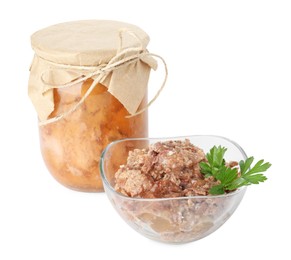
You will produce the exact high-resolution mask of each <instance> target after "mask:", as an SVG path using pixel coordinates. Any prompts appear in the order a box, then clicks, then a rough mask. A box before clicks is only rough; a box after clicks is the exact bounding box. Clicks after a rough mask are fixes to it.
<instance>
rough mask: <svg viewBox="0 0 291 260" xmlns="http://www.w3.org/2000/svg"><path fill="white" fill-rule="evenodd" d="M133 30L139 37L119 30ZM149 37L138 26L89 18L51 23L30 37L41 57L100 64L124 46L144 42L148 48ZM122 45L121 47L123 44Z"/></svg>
mask: <svg viewBox="0 0 291 260" xmlns="http://www.w3.org/2000/svg"><path fill="white" fill-rule="evenodd" d="M122 30H127V31H132V32H133V33H134V34H135V35H136V36H137V37H138V38H139V41H137V40H136V39H135V38H133V37H131V36H130V35H126V36H125V35H124V36H123V37H122V42H121V41H120V31H122ZM148 42H149V36H148V35H147V34H146V33H145V32H144V31H143V30H142V29H140V28H139V27H137V26H135V25H132V24H128V23H124V22H118V21H109V20H86V21H73V22H66V23H61V24H56V25H53V26H49V27H47V28H45V29H42V30H39V31H37V32H35V33H34V34H33V35H32V36H31V44H32V48H33V49H34V51H35V52H36V54H37V55H38V56H40V57H41V58H43V59H45V60H48V61H51V62H54V63H61V64H70V65H79V66H98V65H100V64H103V63H107V62H108V61H109V60H110V59H111V58H112V57H113V56H115V55H116V52H117V51H118V50H119V49H120V47H122V48H127V47H135V46H139V45H141V44H142V48H143V49H145V48H146V46H147V44H148ZM121 44H122V46H121Z"/></svg>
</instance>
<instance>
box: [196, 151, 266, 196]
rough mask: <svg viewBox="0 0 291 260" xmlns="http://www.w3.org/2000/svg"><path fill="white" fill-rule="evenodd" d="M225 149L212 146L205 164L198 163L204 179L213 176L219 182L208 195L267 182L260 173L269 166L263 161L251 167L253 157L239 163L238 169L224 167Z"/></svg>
mask: <svg viewBox="0 0 291 260" xmlns="http://www.w3.org/2000/svg"><path fill="white" fill-rule="evenodd" d="M226 151H227V148H225V147H221V146H218V147H217V146H214V147H212V148H211V149H210V151H209V153H207V154H206V158H207V162H200V171H201V173H202V174H204V175H205V178H207V177H210V176H213V177H214V178H215V180H217V181H219V184H218V185H215V186H213V187H212V188H211V189H210V190H209V193H210V194H212V195H219V194H224V193H225V192H226V191H233V190H236V189H238V188H240V187H242V186H247V185H251V184H258V183H260V182H264V181H265V180H267V177H266V176H264V175H263V174H262V173H261V172H265V171H266V170H268V169H269V168H270V167H271V164H270V163H268V162H266V163H264V160H260V161H258V162H257V163H256V164H255V165H254V166H253V167H251V165H252V164H253V161H254V157H249V158H247V159H246V160H245V161H243V160H242V161H240V162H239V169H238V168H230V167H227V166H226V165H225V159H224V154H225V152H226Z"/></svg>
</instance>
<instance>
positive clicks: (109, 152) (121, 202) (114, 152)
mask: <svg viewBox="0 0 291 260" xmlns="http://www.w3.org/2000/svg"><path fill="white" fill-rule="evenodd" d="M185 139H189V140H190V142H191V143H192V144H194V145H195V146H198V147H200V148H202V149H203V150H204V152H205V153H207V152H208V151H209V150H210V149H211V148H212V147H213V146H214V145H217V146H218V145H221V146H224V147H226V148H227V152H226V154H225V159H226V161H240V160H245V159H246V158H247V156H246V154H245V152H244V151H243V149H242V148H241V147H240V146H239V145H238V144H236V143H235V142H233V141H231V140H229V139H227V138H224V137H220V136H210V135H196V136H183V137H171V138H132V139H123V140H118V141H115V142H112V143H111V144H109V145H108V146H107V147H106V148H105V150H104V151H103V153H102V155H101V161H100V172H101V177H102V181H103V185H104V190H105V192H106V194H107V196H108V198H109V200H110V201H111V203H112V205H113V207H114V208H115V209H116V211H117V212H118V213H119V215H120V216H121V217H122V218H123V219H124V220H125V222H126V223H127V224H129V225H130V226H131V227H132V228H133V229H135V230H136V231H137V232H139V233H140V234H142V235H144V236H145V237H148V238H150V239H153V240H157V241H160V242H165V243H175V244H181V243H187V242H191V241H195V240H198V239H201V238H203V237H205V236H207V235H209V234H211V233H212V232H214V231H215V230H217V229H218V228H219V227H220V226H221V225H223V224H224V223H225V222H226V220H227V219H229V217H230V216H231V215H232V214H233V212H234V211H235V210H236V208H237V207H238V205H239V204H240V202H241V200H242V198H243V196H244V194H245V191H246V188H245V187H243V188H240V189H238V190H236V191H234V192H230V193H228V194H224V195H216V196H213V195H212V196H211V195H209V196H192V197H178V198H160V199H156V198H154V199H144V198H131V197H127V196H125V195H123V194H121V193H119V192H117V191H116V190H115V189H114V185H115V181H114V180H115V178H114V175H115V173H116V171H117V170H118V168H119V166H120V165H122V164H126V159H127V156H128V152H129V151H130V150H133V149H136V148H139V149H142V148H147V147H148V146H149V144H151V143H156V142H159V141H169V140H185Z"/></svg>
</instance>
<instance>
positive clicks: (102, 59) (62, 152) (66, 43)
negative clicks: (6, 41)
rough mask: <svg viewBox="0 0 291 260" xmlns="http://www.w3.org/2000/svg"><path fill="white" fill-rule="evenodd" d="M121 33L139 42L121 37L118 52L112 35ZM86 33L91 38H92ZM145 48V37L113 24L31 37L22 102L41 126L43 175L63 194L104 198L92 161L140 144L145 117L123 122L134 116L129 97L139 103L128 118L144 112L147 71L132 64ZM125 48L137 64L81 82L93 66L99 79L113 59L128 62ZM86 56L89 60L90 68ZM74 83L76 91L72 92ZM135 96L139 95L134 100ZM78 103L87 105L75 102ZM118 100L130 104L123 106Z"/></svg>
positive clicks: (76, 25)
mask: <svg viewBox="0 0 291 260" xmlns="http://www.w3.org/2000/svg"><path fill="white" fill-rule="evenodd" d="M64 25H65V26H64ZM124 27H126V28H129V30H130V32H131V33H132V31H133V32H134V33H135V34H136V35H138V37H137V39H139V41H141V42H139V43H136V41H133V39H132V37H131V39H130V37H127V38H126V39H122V45H123V46H126V47H125V49H122V50H120V49H119V47H120V44H119V41H120V39H119V37H118V33H119V32H120V28H122V30H124ZM92 28H93V29H94V30H97V32H94V33H95V35H94V36H92V33H93V32H92V30H93V29H92ZM86 30H87V34H86V33H85V34H84V31H85V32H86ZM86 35H87V37H86ZM54 36H55V37H54ZM62 37H63V38H62ZM80 37H81V39H80ZM113 37H114V39H115V43H114V44H112V38H113ZM60 38H62V41H60ZM86 38H87V42H86V41H84V40H86ZM95 38H97V41H96V39H95ZM98 38H99V42H98ZM92 39H93V40H92ZM129 39H130V40H129ZM108 41H109V43H108ZM59 42H61V43H60V46H58V43H59ZM93 42H94V44H93ZM96 42H97V43H96ZM147 42H148V36H147V35H146V34H145V33H144V32H143V31H141V30H140V29H139V28H137V27H135V26H132V25H129V24H124V23H120V22H112V21H83V22H82V21H81V22H71V23H66V24H61V25H60V26H58V25H56V26H53V27H48V28H46V29H43V30H41V31H39V32H36V34H35V35H33V36H32V46H33V48H34V50H35V52H36V56H35V58H34V61H33V64H32V67H31V75H30V82H29V95H30V97H31V99H32V102H33V104H34V106H35V108H36V110H37V112H38V116H39V121H40V123H41V124H40V126H39V132H40V146H41V152H42V156H43V159H44V161H45V164H46V166H47V168H48V170H49V171H50V173H51V174H52V175H53V176H54V178H55V179H56V180H57V181H58V182H60V183H61V184H63V185H64V186H66V187H69V188H71V189H74V190H79V191H87V192H98V191H103V186H102V181H101V177H100V174H99V159H100V156H101V152H102V150H103V149H104V148H105V146H106V145H107V144H108V143H110V142H112V141H114V140H117V139H122V138H128V137H147V135H148V114H147V111H146V110H145V111H144V112H142V113H140V114H137V115H133V116H131V117H128V115H129V114H134V113H135V112H134V111H133V110H131V112H129V109H128V107H131V101H134V102H136V100H133V99H135V98H133V97H135V96H136V98H137V99H139V101H138V103H139V104H138V106H137V107H136V109H135V111H139V109H141V108H143V107H145V106H146V105H147V94H146V93H147V89H146V87H147V82H148V77H149V72H150V69H151V66H150V65H149V64H147V63H145V62H143V61H141V60H140V59H139V57H138V55H139V53H142V52H143V51H145V46H146V44H147ZM82 44H83V45H82ZM78 45H79V46H80V45H81V47H78ZM108 46H109V47H108ZM112 46H113V47H112ZM136 46H141V49H139V47H136ZM64 47H67V48H64ZM131 47H133V51H134V52H135V54H137V55H136V56H135V57H137V59H136V62H133V63H132V62H131V63H129V64H126V61H125V65H124V66H121V68H119V67H118V68H114V70H109V72H107V74H106V73H105V76H104V77H103V78H102V80H97V83H96V84H95V81H96V75H97V77H98V76H99V75H100V73H99V74H98V73H95V74H94V75H93V76H92V77H88V75H90V73H91V72H92V70H90V73H84V71H83V67H84V66H85V67H86V66H93V67H94V66H96V70H97V71H98V70H100V68H101V69H103V68H104V67H106V64H108V63H110V64H112V62H111V61H112V58H116V56H115V55H116V53H117V54H118V53H119V52H120V51H123V52H124V50H125V52H124V53H125V55H122V56H120V57H119V59H117V61H120V59H124V57H127V55H132V49H131V50H130V52H129V54H127V53H126V50H127V48H131ZM136 48H137V49H139V50H136ZM108 49H109V51H108ZM87 50H88V51H87ZM72 52H74V53H75V55H72ZM88 53H89V54H90V55H93V56H94V55H95V56H96V58H95V59H93V60H92V59H91V57H90V56H89V55H88ZM108 53H109V54H108ZM73 56H74V57H73ZM72 57H73V58H72ZM76 57H77V58H76ZM88 57H89V59H88ZM148 58H151V57H148ZM86 59H87V60H86ZM84 60H86V61H84ZM121 63H122V62H121ZM68 64H69V65H68ZM118 66H119V65H118ZM140 68H142V69H140ZM72 71H73V72H74V73H72ZM93 71H94V70H93ZM76 72H78V73H77V75H76ZM114 73H115V75H114ZM83 78H85V79H84V80H82V79H83ZM94 80H95V81H94ZM74 81H76V82H77V83H76V84H72V83H74ZM113 81H114V82H113ZM46 82H49V84H47V83H46ZM60 82H61V83H60ZM130 85H132V87H130ZM92 86H93V89H92V90H90V91H89V89H90V88H92ZM124 86H126V87H124ZM128 86H129V89H128ZM137 90H139V93H137V92H135V91H137ZM88 91H89V95H88V93H87V92H88ZM140 93H142V94H140ZM84 95H86V98H85V99H84V100H83V101H81V100H82V98H83V97H84ZM124 96H126V97H127V99H128V96H129V97H130V96H131V99H129V100H127V101H126V100H124V98H123V97H124ZM80 101H81V103H80ZM126 107H127V108H126ZM68 111H69V113H68ZM50 120H52V121H50Z"/></svg>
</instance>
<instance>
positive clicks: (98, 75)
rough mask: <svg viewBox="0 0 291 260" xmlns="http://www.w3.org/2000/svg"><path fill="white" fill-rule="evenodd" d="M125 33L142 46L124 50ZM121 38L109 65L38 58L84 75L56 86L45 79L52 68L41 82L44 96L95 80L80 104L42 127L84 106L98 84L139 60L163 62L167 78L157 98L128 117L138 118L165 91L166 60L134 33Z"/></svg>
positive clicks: (45, 121)
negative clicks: (79, 64)
mask: <svg viewBox="0 0 291 260" xmlns="http://www.w3.org/2000/svg"><path fill="white" fill-rule="evenodd" d="M124 33H128V34H129V35H131V36H132V37H134V38H136V39H137V41H138V42H139V43H140V46H138V47H128V48H125V49H123V47H122V45H123V37H124V36H123V34H124ZM119 38H120V46H119V49H118V51H117V54H116V55H115V56H114V57H113V58H112V59H111V60H110V61H109V62H108V63H107V64H101V65H99V66H78V65H68V64H59V63H54V62H51V61H48V60H44V59H43V58H41V57H38V58H40V59H41V60H44V61H45V62H47V63H49V64H51V65H53V66H54V67H56V70H66V71H72V72H75V71H82V75H79V76H78V77H76V78H75V79H74V80H72V81H69V82H67V83H64V84H56V83H55V82H54V83H51V82H49V81H48V80H46V79H45V75H47V73H51V72H52V71H53V69H51V68H50V69H48V70H47V71H45V72H43V73H42V75H41V82H42V84H43V86H44V89H43V92H42V93H43V95H44V94H45V93H46V92H47V91H48V90H52V89H61V88H69V87H71V86H73V85H75V84H78V83H82V82H85V81H86V80H87V79H89V78H92V79H94V80H93V82H92V84H91V85H90V87H89V88H88V90H87V91H86V93H85V94H84V96H83V97H82V98H81V99H80V100H79V102H78V103H77V104H76V105H74V106H73V107H72V108H71V109H70V110H68V111H66V112H65V113H62V114H60V115H57V116H55V117H53V118H49V119H47V120H44V121H40V122H39V125H40V126H44V125H47V124H50V123H54V122H57V121H59V120H60V119H62V118H64V117H66V116H67V115H69V114H71V113H73V112H74V111H76V110H77V109H78V108H79V107H80V106H81V105H82V104H83V102H84V101H85V99H86V98H87V97H88V96H89V95H90V93H91V92H92V91H93V89H94V88H95V87H96V86H97V84H98V83H100V82H102V81H103V80H104V79H105V78H106V77H107V76H108V75H109V73H111V72H113V71H115V70H118V69H120V68H122V67H125V66H128V65H129V64H132V63H135V62H137V61H139V60H141V61H144V62H145V63H150V62H151V63H152V61H149V60H148V59H149V57H151V58H153V57H155V58H158V59H159V60H160V61H161V62H162V64H163V65H164V69H165V76H164V79H163V82H162V84H161V86H160V87H159V89H158V91H157V93H156V94H155V96H154V97H153V98H152V99H151V100H150V101H149V102H148V104H147V105H146V106H145V107H143V108H141V109H140V110H138V111H136V112H135V113H133V114H131V115H128V116H126V117H127V118H130V117H133V116H136V115H139V114H141V113H143V112H144V111H145V110H146V109H148V107H149V106H150V105H151V104H152V103H153V102H154V101H155V100H156V99H157V97H158V96H159V95H160V93H161V91H162V90H163V88H164V86H165V84H166V81H167V78H168V68H167V64H166V62H165V60H164V59H163V58H162V57H161V56H159V55H157V54H154V53H150V52H148V51H147V50H146V49H144V48H143V46H142V42H141V40H140V39H139V37H138V36H137V35H136V34H135V33H134V32H132V31H128V30H120V31H119ZM151 67H152V68H153V69H154V70H156V69H157V64H151Z"/></svg>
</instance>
